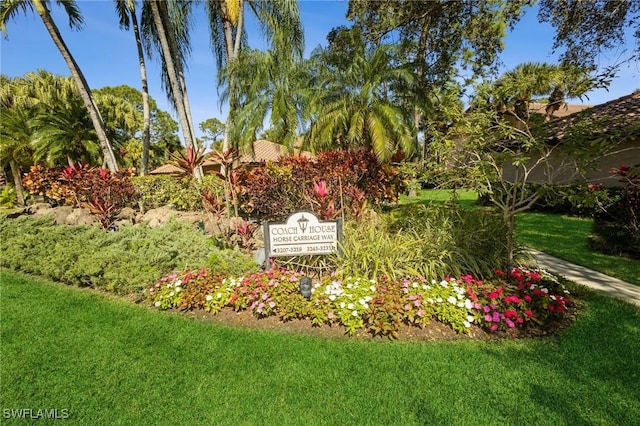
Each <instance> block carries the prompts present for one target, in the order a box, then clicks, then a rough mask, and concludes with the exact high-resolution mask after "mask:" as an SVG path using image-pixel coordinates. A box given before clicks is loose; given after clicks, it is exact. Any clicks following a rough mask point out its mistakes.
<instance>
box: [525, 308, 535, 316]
mask: <svg viewBox="0 0 640 426" xmlns="http://www.w3.org/2000/svg"><path fill="white" fill-rule="evenodd" d="M524 314H525V315H526V316H528V317H529V318H533V312H532V311H531V309H527V310H526V311H524Z"/></svg>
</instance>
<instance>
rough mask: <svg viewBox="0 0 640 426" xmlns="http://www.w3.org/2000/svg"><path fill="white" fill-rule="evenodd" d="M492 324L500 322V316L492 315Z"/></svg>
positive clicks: (495, 313)
mask: <svg viewBox="0 0 640 426" xmlns="http://www.w3.org/2000/svg"><path fill="white" fill-rule="evenodd" d="M493 322H500V314H499V313H497V312H494V313H493Z"/></svg>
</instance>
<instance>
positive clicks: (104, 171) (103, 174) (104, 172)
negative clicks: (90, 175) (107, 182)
mask: <svg viewBox="0 0 640 426" xmlns="http://www.w3.org/2000/svg"><path fill="white" fill-rule="evenodd" d="M99 172H100V179H102V180H104V179H106V178H108V177H109V170H107V169H103V168H102V167H100V170H99Z"/></svg>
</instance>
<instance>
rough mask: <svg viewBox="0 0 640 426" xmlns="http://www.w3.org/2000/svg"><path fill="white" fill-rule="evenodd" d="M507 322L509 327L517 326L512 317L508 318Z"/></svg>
mask: <svg viewBox="0 0 640 426" xmlns="http://www.w3.org/2000/svg"><path fill="white" fill-rule="evenodd" d="M505 322H506V323H507V325H508V326H509V328H513V327H515V326H516V325H515V324H514V323H513V321H511V320H510V319H508V320H506V321H505Z"/></svg>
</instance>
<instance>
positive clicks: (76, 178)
mask: <svg viewBox="0 0 640 426" xmlns="http://www.w3.org/2000/svg"><path fill="white" fill-rule="evenodd" d="M132 175H133V170H119V171H117V172H114V173H112V172H110V171H109V170H107V169H103V168H93V167H88V166H87V165H81V164H76V165H74V166H68V167H65V168H64V169H60V168H54V169H44V168H42V167H40V166H34V167H32V168H31V171H30V172H29V173H27V174H26V175H25V177H24V180H23V183H24V185H25V188H26V189H27V190H28V191H29V192H30V193H31V194H34V195H42V196H44V197H45V200H47V201H53V202H54V203H55V204H68V205H76V206H77V207H85V208H87V209H88V210H90V211H91V212H92V213H93V214H95V215H97V216H98V218H99V219H100V223H101V224H102V226H103V227H104V228H109V227H111V225H112V224H113V222H114V221H115V219H116V217H117V216H118V214H119V213H120V211H121V210H122V209H123V208H124V207H130V206H132V205H133V203H134V202H135V199H136V196H137V195H136V191H135V187H134V185H133V184H132V183H131V179H130V177H131V176H132Z"/></svg>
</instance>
